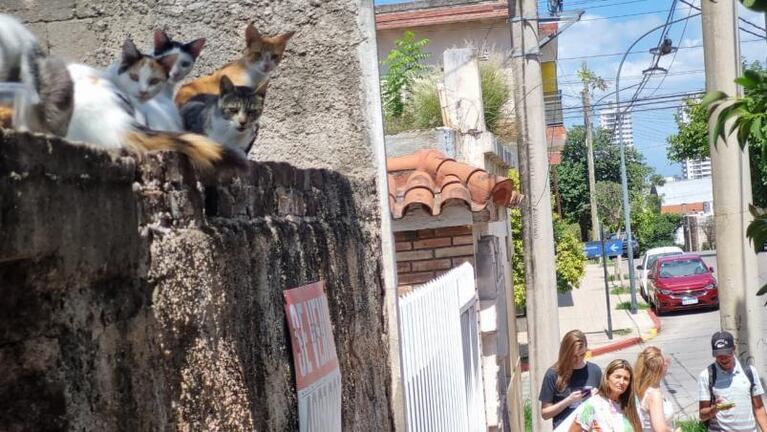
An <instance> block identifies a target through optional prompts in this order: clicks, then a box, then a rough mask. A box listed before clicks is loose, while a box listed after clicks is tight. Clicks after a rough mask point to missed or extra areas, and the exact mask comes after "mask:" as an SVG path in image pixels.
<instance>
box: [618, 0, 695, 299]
mask: <svg viewBox="0 0 767 432" xmlns="http://www.w3.org/2000/svg"><path fill="white" fill-rule="evenodd" d="M699 15H700V13H696V14H694V15H688V16H686V17H684V18H680V19H678V20H674V21H671V22H667V23H665V24H662V25H659V26H658V27H655V28H653V29H652V30H650V31H648V32H647V33H645V34H643V35H642V36H640V37H639V39H637V40H635V41H634V43H633V44H631V46H630V47H629V49H628V50H626V53H625V54H623V58H622V59H621V63H620V65H619V66H618V73H616V74H615V115H616V118H615V126H614V129H613V134H612V135H613V136H615V131H616V130H617V129H618V128H620V126H621V121H622V118H621V117H622V116H623V113H622V112H621V106H620V78H621V69H622V68H623V62H625V61H626V57H628V55H629V53H630V52H631V50H632V49H634V47H635V46H636V44H637V43H639V41H641V40H642V39H644V38H645V37H646V36H648V35H649V34H651V33H653V32H655V31H657V30H660V29H661V28H664V27H667V26H670V25H671V24H675V23H678V22H680V21H685V20H688V19H690V18H694V17H697V16H699ZM674 51H676V48H675V47H673V46H672V41H671V39H669V38H666V39H664V40H663V42H662V43H661V44H660V45H659V46H658V47H656V48H653V49H652V50H650V53H652V54H653V55H658V56H662V55H666V54H669V53H672V52H674ZM658 69H663V68H659V67H658V62H657V61H656V62H655V64H654V65H653V67H651V68H650V69H646V71H649V72H653V73H654V72H658ZM664 70H665V69H664ZM629 108H631V104H630V105H629V106H628V107H627V108H626V110H628V109H629ZM619 136H620V150H621V187H622V189H623V219H624V224H625V225H626V241H627V242H628V261H629V288H630V290H631V313H632V314H636V313H637V290H636V281H635V280H634V247H633V246H632V244H631V241H632V235H631V209H630V208H629V187H628V180H627V179H626V150H625V147H626V145H625V142H624V140H623V135H622V134H621V135H619Z"/></svg>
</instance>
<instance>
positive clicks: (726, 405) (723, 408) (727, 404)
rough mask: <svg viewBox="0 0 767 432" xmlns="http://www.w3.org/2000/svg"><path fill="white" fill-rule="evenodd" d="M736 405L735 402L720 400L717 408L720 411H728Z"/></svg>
mask: <svg viewBox="0 0 767 432" xmlns="http://www.w3.org/2000/svg"><path fill="white" fill-rule="evenodd" d="M734 406H735V402H718V403H717V404H716V409H717V410H719V411H726V410H728V409H730V408H732V407H734Z"/></svg>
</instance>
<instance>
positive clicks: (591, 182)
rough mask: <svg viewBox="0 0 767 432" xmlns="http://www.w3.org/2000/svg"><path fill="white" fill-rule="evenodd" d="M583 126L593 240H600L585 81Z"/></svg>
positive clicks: (582, 92) (588, 102) (587, 87)
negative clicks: (584, 129) (584, 130)
mask: <svg viewBox="0 0 767 432" xmlns="http://www.w3.org/2000/svg"><path fill="white" fill-rule="evenodd" d="M581 97H582V98H583V126H584V127H585V128H586V164H587V165H588V169H589V204H590V205H591V240H593V241H599V239H600V236H599V215H598V214H597V186H596V178H595V175H594V132H593V130H592V127H591V95H590V94H589V83H588V82H586V81H583V91H581Z"/></svg>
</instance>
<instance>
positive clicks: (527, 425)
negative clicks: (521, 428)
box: [525, 400, 533, 432]
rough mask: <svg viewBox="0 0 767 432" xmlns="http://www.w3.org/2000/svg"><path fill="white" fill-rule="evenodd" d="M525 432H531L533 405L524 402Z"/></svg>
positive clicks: (527, 401)
mask: <svg viewBox="0 0 767 432" xmlns="http://www.w3.org/2000/svg"><path fill="white" fill-rule="evenodd" d="M525 432H533V404H532V403H530V401H529V400H525Z"/></svg>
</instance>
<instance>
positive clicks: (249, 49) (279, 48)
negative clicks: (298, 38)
mask: <svg viewBox="0 0 767 432" xmlns="http://www.w3.org/2000/svg"><path fill="white" fill-rule="evenodd" d="M294 33H295V32H288V33H283V34H281V35H278V36H273V37H268V36H262V35H261V33H259V32H258V30H256V27H255V26H254V25H253V24H252V23H251V24H250V25H248V27H247V28H246V29H245V43H246V48H245V54H244V55H243V56H242V57H241V58H240V59H239V60H237V61H234V62H232V63H229V64H227V65H226V66H224V67H222V68H220V69H218V70H217V71H215V72H213V73H212V74H211V75H207V76H204V77H200V78H197V79H196V80H194V81H192V82H190V83H187V84H184V85H182V86H181V87H180V88H179V89H178V92H176V97H175V100H176V105H178V106H179V107H182V106H183V105H184V104H185V103H187V102H188V101H189V99H191V98H193V97H194V96H195V95H198V94H218V91H219V83H220V81H221V77H223V76H228V77H229V78H230V79H231V80H232V83H234V85H236V86H245V87H250V88H253V89H256V88H262V89H265V87H262V84H264V83H265V81H266V80H267V78H268V77H269V74H270V73H271V72H272V71H273V70H274V69H275V68H276V67H277V65H278V64H279V63H280V60H282V56H283V54H284V52H285V46H286V45H287V43H288V40H289V39H290V37H291V36H293V34H294Z"/></svg>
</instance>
